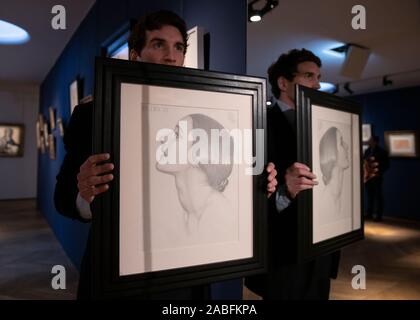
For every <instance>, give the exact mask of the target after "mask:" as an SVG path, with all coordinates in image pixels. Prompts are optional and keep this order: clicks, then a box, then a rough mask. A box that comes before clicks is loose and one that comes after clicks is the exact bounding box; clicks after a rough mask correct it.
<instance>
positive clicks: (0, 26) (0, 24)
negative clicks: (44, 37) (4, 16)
mask: <svg viewBox="0 0 420 320" xmlns="http://www.w3.org/2000/svg"><path fill="white" fill-rule="evenodd" d="M29 39H30V37H29V34H28V32H26V31H25V30H24V29H22V28H21V27H19V26H17V25H15V24H13V23H10V22H7V21H4V20H0V45H1V44H9V45H13V44H23V43H25V42H27V41H29Z"/></svg>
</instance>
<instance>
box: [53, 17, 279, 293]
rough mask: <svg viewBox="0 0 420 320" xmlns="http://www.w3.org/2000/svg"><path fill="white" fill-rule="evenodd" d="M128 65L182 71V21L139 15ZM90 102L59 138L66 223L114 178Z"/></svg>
mask: <svg viewBox="0 0 420 320" xmlns="http://www.w3.org/2000/svg"><path fill="white" fill-rule="evenodd" d="M129 47H130V60H134V61H136V60H137V61H142V62H149V63H158V64H166V65H173V66H183V64H184V57H185V53H186V50H187V30H186V24H185V22H184V21H183V20H182V19H181V18H180V17H179V16H177V15H176V14H175V13H173V12H170V11H158V12H155V13H152V14H149V15H146V16H144V17H143V18H141V19H140V20H139V22H138V23H137V24H136V25H135V27H134V30H133V32H132V33H131V35H130V38H129ZM92 117H93V103H92V102H91V103H88V104H84V105H79V106H77V107H76V108H75V109H74V112H73V114H72V117H71V119H70V122H69V126H68V130H67V132H66V135H65V137H64V144H65V147H66V150H67V154H66V156H65V158H64V161H63V164H62V166H61V169H60V172H59V174H58V175H57V183H56V188H55V194H54V201H55V206H56V208H57V210H58V211H59V212H60V213H61V214H63V215H65V216H68V217H70V218H73V219H78V220H80V221H83V222H90V220H91V218H92V214H91V211H90V204H91V203H92V201H93V200H94V199H95V197H97V196H98V195H100V194H101V193H103V192H106V191H107V190H108V189H109V184H110V183H111V182H112V180H113V178H114V176H113V174H112V171H113V169H114V165H113V164H112V163H109V162H107V161H108V160H109V159H110V155H109V154H95V155H92V143H91V141H92ZM267 171H268V172H269V175H268V178H267V179H268V182H267V192H268V194H271V193H272V192H274V191H275V186H276V184H277V181H276V179H275V175H276V171H275V169H274V166H273V165H272V164H271V165H269V166H268V167H267ZM89 242H90V237H89V240H88V244H87V248H86V251H85V255H84V257H83V261H82V266H81V271H80V278H79V289H78V298H79V299H89V297H90V294H91V289H90V279H91V275H90V273H91V270H90V269H91V265H90V255H91V254H90V245H89ZM146 298H152V299H153V298H157V299H209V298H210V292H209V286H197V287H194V288H186V289H182V290H176V291H171V292H168V293H161V294H156V295H153V296H148V297H146Z"/></svg>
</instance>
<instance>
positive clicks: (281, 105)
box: [276, 99, 293, 112]
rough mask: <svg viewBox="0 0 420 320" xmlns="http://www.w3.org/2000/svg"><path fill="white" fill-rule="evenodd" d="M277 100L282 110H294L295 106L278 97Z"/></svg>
mask: <svg viewBox="0 0 420 320" xmlns="http://www.w3.org/2000/svg"><path fill="white" fill-rule="evenodd" d="M276 102H277V105H278V106H279V107H280V110H281V111H282V112H285V111H287V110H293V108H292V107H291V106H289V105H288V104H287V103H285V102H283V101H281V100H278V99H276Z"/></svg>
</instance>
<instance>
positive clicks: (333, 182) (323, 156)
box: [319, 127, 350, 213]
mask: <svg viewBox="0 0 420 320" xmlns="http://www.w3.org/2000/svg"><path fill="white" fill-rule="evenodd" d="M319 159H320V167H321V173H322V182H323V183H324V185H325V192H324V194H325V198H324V201H323V202H324V204H326V205H329V206H331V205H332V206H333V207H332V208H333V210H334V211H335V212H336V213H340V212H341V198H342V190H343V178H344V170H346V169H348V167H349V165H350V163H349V154H348V145H347V143H346V142H345V141H344V139H343V135H342V133H341V131H340V130H338V129H337V128H336V127H330V128H329V129H328V130H327V131H326V132H325V133H324V135H323V136H322V138H321V140H320V143H319ZM327 199H328V200H327Z"/></svg>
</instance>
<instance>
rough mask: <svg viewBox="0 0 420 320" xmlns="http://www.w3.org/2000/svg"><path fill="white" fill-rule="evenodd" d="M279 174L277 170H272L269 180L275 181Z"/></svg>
mask: <svg viewBox="0 0 420 320" xmlns="http://www.w3.org/2000/svg"><path fill="white" fill-rule="evenodd" d="M276 176H277V170H276V169H273V171H271V173H270V174H269V175H268V177H267V180H268V181H273V180H274V179H275V178H276Z"/></svg>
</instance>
